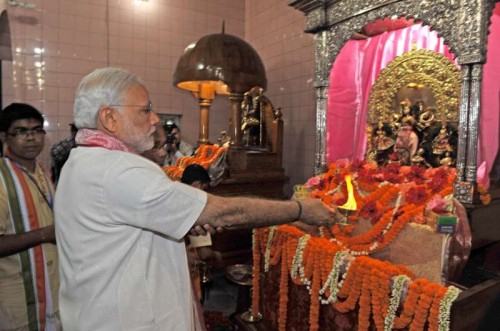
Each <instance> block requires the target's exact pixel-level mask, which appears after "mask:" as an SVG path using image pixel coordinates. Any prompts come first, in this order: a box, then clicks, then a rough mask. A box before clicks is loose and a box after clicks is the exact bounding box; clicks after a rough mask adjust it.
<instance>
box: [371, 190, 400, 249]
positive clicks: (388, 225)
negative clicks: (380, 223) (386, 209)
mask: <svg viewBox="0 0 500 331" xmlns="http://www.w3.org/2000/svg"><path fill="white" fill-rule="evenodd" d="M402 198H403V194H402V193H401V192H399V193H398V197H397V199H396V203H395V204H394V209H393V210H392V215H391V220H390V221H389V223H387V225H386V227H385V228H384V229H383V230H382V232H381V233H380V234H381V235H382V236H384V235H385V234H386V233H387V232H388V231H389V230H390V229H391V228H392V226H393V225H394V216H396V213H397V212H398V210H399V207H401V199H402ZM377 247H378V241H375V242H374V243H373V244H372V245H371V246H370V248H369V252H366V255H368V254H370V253H371V252H373V251H374V250H375V249H377ZM363 253H364V252H363Z"/></svg>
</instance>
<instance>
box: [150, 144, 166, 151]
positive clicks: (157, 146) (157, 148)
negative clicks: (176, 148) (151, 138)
mask: <svg viewBox="0 0 500 331" xmlns="http://www.w3.org/2000/svg"><path fill="white" fill-rule="evenodd" d="M167 147H168V146H167V144H162V145H154V146H153V149H154V150H157V151H160V150H162V149H167Z"/></svg>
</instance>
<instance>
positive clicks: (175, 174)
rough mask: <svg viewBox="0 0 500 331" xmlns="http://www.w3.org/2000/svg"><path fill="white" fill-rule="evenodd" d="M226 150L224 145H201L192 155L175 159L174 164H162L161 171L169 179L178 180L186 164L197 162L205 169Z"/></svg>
mask: <svg viewBox="0 0 500 331" xmlns="http://www.w3.org/2000/svg"><path fill="white" fill-rule="evenodd" d="M226 151H227V147H226V146H223V147H219V146H217V145H201V146H200V147H198V149H197V151H196V154H195V155H194V156H182V157H180V158H178V159H177V161H176V162H175V165H172V166H164V167H163V171H164V172H165V174H166V175H167V176H168V177H169V178H170V179H171V180H174V181H179V180H180V179H181V177H182V172H183V171H184V169H185V168H186V167H187V166H188V165H190V164H199V165H201V166H203V167H204V168H205V169H208V168H209V167H210V166H211V165H212V164H215V163H216V162H217V161H218V160H219V159H220V158H221V157H222V156H223V155H224V153H225V152H226Z"/></svg>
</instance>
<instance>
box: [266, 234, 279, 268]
mask: <svg viewBox="0 0 500 331" xmlns="http://www.w3.org/2000/svg"><path fill="white" fill-rule="evenodd" d="M276 228H277V226H271V227H270V228H269V235H268V236H267V244H266V252H265V254H264V271H265V272H268V271H269V261H270V260H271V245H272V243H273V238H274V231H275V230H276Z"/></svg>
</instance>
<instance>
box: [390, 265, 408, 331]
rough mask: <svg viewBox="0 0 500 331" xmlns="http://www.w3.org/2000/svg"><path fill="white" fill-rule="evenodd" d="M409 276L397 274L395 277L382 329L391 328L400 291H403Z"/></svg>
mask: <svg viewBox="0 0 500 331" xmlns="http://www.w3.org/2000/svg"><path fill="white" fill-rule="evenodd" d="M409 281H410V278H409V277H408V276H406V275H399V276H397V277H396V280H395V281H394V283H393V285H392V292H391V300H390V302H389V309H388V310H387V316H386V317H385V319H384V331H390V330H392V326H393V324H394V318H395V317H396V311H397V309H398V306H399V301H400V300H401V293H403V288H404V286H405V283H406V282H409Z"/></svg>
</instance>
